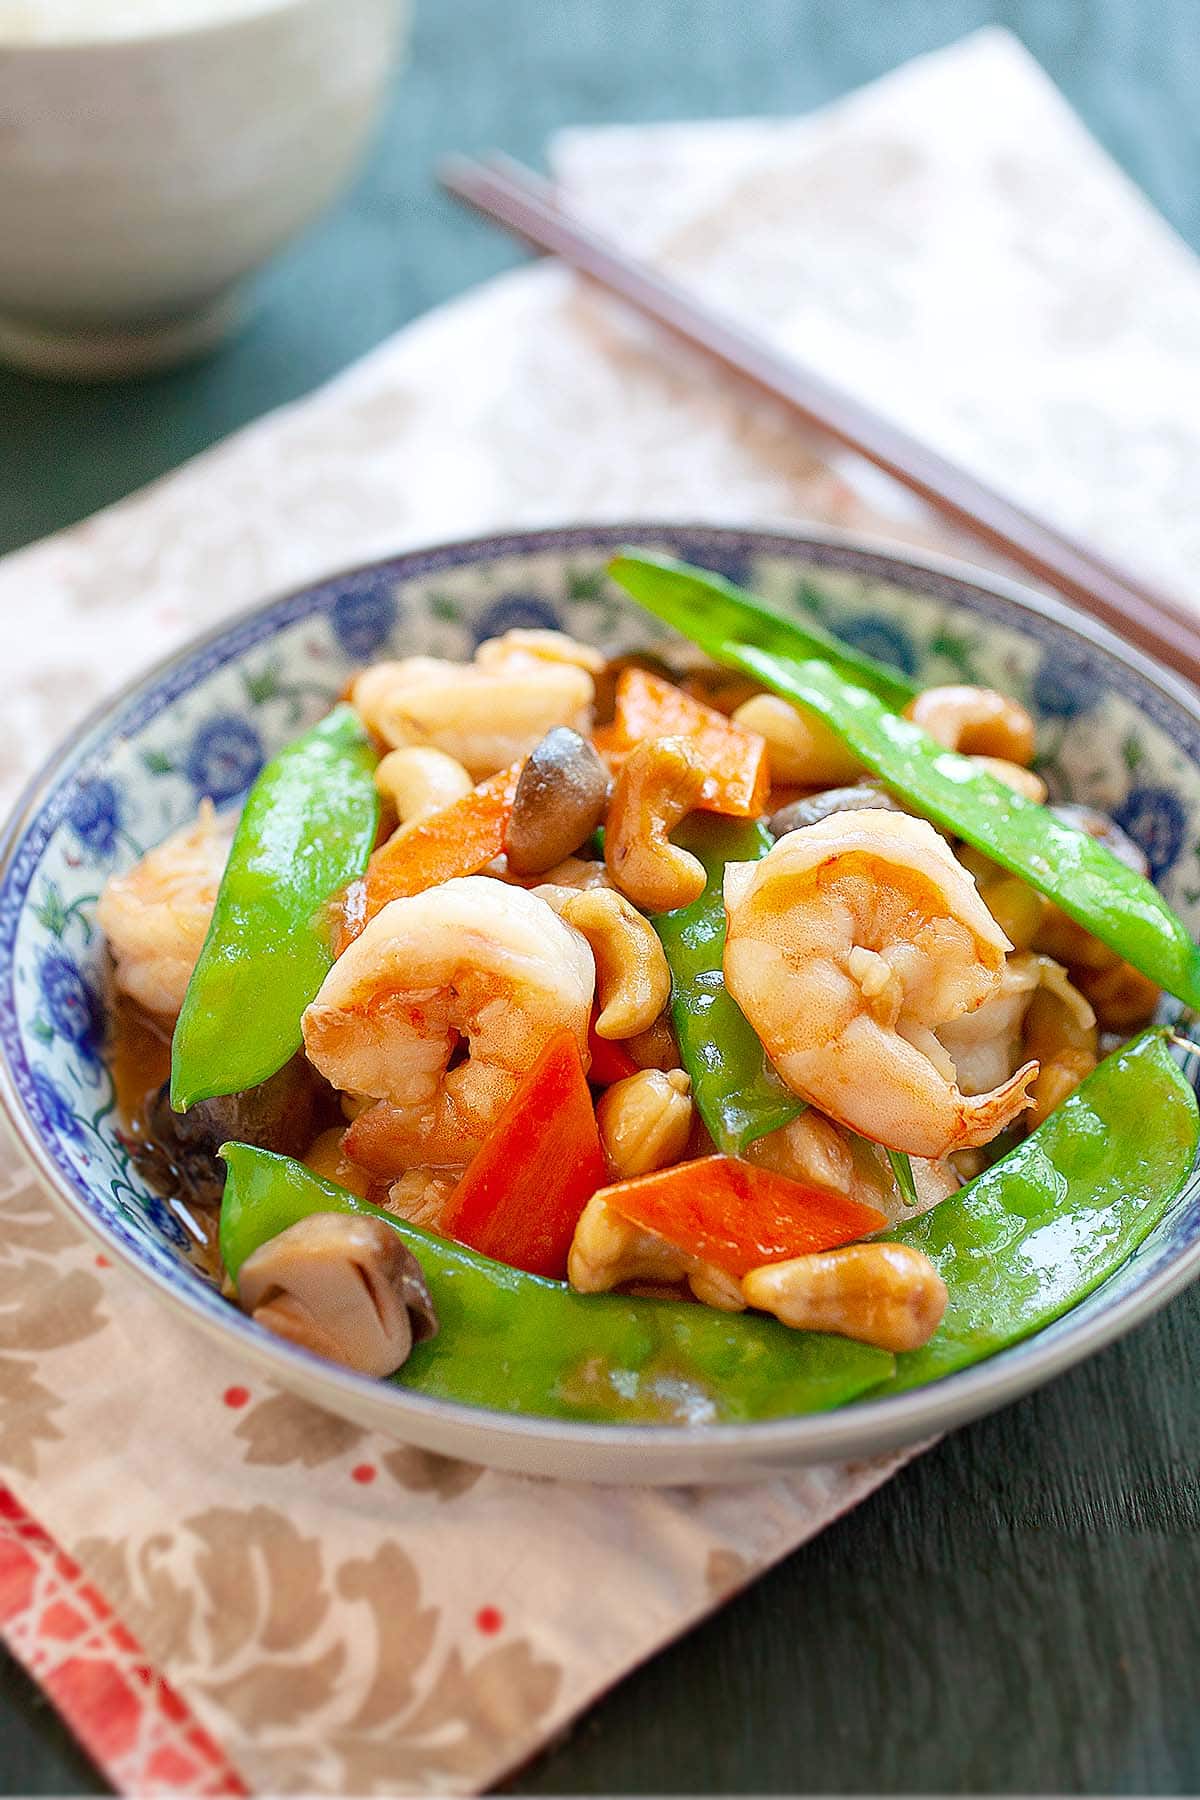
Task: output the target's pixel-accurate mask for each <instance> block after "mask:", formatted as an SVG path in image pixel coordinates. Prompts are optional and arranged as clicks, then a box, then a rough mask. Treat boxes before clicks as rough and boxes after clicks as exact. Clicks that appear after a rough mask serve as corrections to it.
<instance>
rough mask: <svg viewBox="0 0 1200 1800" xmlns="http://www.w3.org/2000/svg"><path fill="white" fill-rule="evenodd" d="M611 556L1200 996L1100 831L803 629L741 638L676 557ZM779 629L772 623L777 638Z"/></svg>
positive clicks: (1141, 884)
mask: <svg viewBox="0 0 1200 1800" xmlns="http://www.w3.org/2000/svg"><path fill="white" fill-rule="evenodd" d="M634 563H636V564H637V574H636V580H635V581H631V565H632V564H634ZM610 567H611V569H612V572H613V573H614V575H615V576H616V578H617V580H619V581H620V582H621V584H622V586H625V587H626V588H627V590H628V591H629V592H630V593H631V594H632V595H633V598H634V599H635V600H637V601H638V603H639V605H641V606H644V607H645V608H646V609H647V610H648V611H649V612H652V613H654V614H655V616H656V617H657V618H660V619H664V620H665V621H666V622H667V623H668V624H670V625H673V626H675V627H676V629H677V630H679V631H681V632H682V633H683V634H684V636H685V637H690V638H691V639H693V641H694V642H695V643H697V644H699V645H700V647H701V648H702V649H703V650H705V651H706V652H707V653H708V655H710V656H712V657H713V658H715V660H716V661H717V662H720V663H725V664H727V665H728V666H729V667H731V668H735V669H740V670H741V671H742V673H743V674H746V675H749V676H752V677H753V678H754V679H755V680H756V681H759V682H761V684H762V685H763V686H764V687H766V688H770V689H772V690H773V691H774V692H775V693H777V694H781V695H782V696H783V697H784V698H785V699H787V700H791V701H793V702H795V704H797V705H799V706H802V707H805V708H807V709H808V710H809V711H811V712H814V713H816V714H817V715H818V717H819V718H821V719H823V720H824V722H825V724H826V725H828V726H829V728H830V729H831V731H832V732H833V733H834V735H835V736H836V737H837V738H839V739H840V740H841V742H842V743H844V744H845V745H846V747H847V748H848V749H849V750H850V751H851V752H852V753H853V754H854V755H855V756H856V757H857V758H858V760H859V761H860V762H861V763H863V765H864V766H865V767H866V768H868V769H869V770H870V771H871V772H872V774H874V775H877V776H878V777H879V778H880V780H881V781H883V782H884V783H885V784H886V786H887V787H889V788H890V789H891V790H892V792H893V793H895V794H898V795H899V796H900V798H901V799H902V800H905V801H907V802H908V804H909V805H910V806H912V807H913V809H914V810H915V811H916V812H918V813H920V814H921V815H922V816H923V817H925V818H927V819H931V820H932V821H933V822H934V824H935V825H940V826H941V827H942V828H943V830H945V831H949V832H952V833H953V834H954V835H955V836H956V837H960V838H964V839H965V840H966V842H967V843H969V844H973V845H974V846H975V848H976V849H977V850H982V851H983V852H984V854H985V855H987V856H989V857H991V858H992V860H993V861H994V862H997V863H1000V864H1001V865H1002V866H1003V867H1004V868H1006V869H1008V870H1009V871H1010V872H1011V873H1012V874H1014V875H1019V876H1020V877H1021V878H1022V880H1024V881H1027V882H1028V883H1029V885H1030V886H1031V887H1034V888H1036V889H1037V890H1038V892H1039V893H1042V894H1046V895H1047V896H1048V897H1049V898H1050V899H1051V900H1053V901H1054V902H1055V903H1056V904H1057V905H1058V906H1059V907H1061V909H1062V911H1063V912H1065V913H1066V914H1067V916H1068V917H1069V918H1072V919H1074V920H1075V921H1076V923H1077V924H1079V925H1082V926H1083V928H1084V930H1085V931H1089V932H1091V934H1092V935H1093V936H1094V937H1097V938H1099V939H1100V941H1101V943H1104V944H1107V945H1108V946H1109V948H1110V949H1111V950H1115V951H1116V952H1117V954H1118V955H1119V956H1121V957H1123V958H1124V959H1125V961H1126V962H1130V963H1132V964H1133V966H1134V968H1135V969H1140V970H1141V971H1142V973H1143V975H1148V976H1149V977H1150V979H1151V981H1153V982H1155V983H1156V984H1157V986H1159V987H1162V988H1166V990H1167V991H1168V993H1171V994H1174V995H1175V996H1176V997H1177V998H1178V999H1180V1000H1182V1001H1183V1002H1184V1003H1185V1004H1186V1005H1188V1006H1190V1007H1197V1008H1200V951H1198V950H1197V948H1196V945H1195V944H1194V943H1193V941H1192V939H1191V937H1190V935H1189V933H1188V930H1187V927H1186V926H1185V925H1184V923H1183V921H1182V920H1181V919H1180V918H1178V917H1177V916H1176V914H1175V913H1174V912H1173V911H1172V910H1171V908H1170V907H1169V906H1168V905H1167V903H1166V901H1165V900H1164V899H1163V897H1162V895H1161V894H1159V893H1158V892H1157V890H1156V889H1155V888H1154V887H1152V886H1151V884H1150V882H1148V881H1147V880H1145V879H1144V878H1143V877H1142V876H1141V875H1138V874H1137V873H1136V872H1135V871H1134V870H1133V869H1130V868H1128V867H1126V865H1125V864H1124V863H1122V862H1119V861H1118V860H1117V858H1116V857H1115V856H1114V855H1113V854H1112V852H1111V851H1110V850H1107V849H1106V848H1105V847H1104V845H1103V844H1101V843H1099V842H1098V841H1097V840H1096V839H1095V838H1091V837H1088V836H1087V835H1086V834H1085V833H1084V832H1082V831H1077V830H1076V829H1075V828H1074V827H1073V826H1070V825H1067V824H1064V823H1063V821H1062V820H1060V819H1057V818H1055V816H1054V814H1053V813H1052V812H1050V811H1049V810H1048V808H1046V807H1044V806H1039V805H1037V804H1036V803H1035V802H1034V801H1031V800H1026V799H1024V798H1023V797H1022V796H1021V795H1020V794H1015V793H1014V792H1013V791H1012V789H1011V788H1009V787H1006V786H1005V785H1004V783H1003V782H1001V781H997V780H996V778H995V777H994V776H992V775H988V774H985V773H983V772H982V771H981V770H980V769H978V768H977V767H976V766H975V764H974V763H972V762H971V761H970V759H969V758H967V757H964V756H959V755H957V754H956V753H955V752H954V751H951V750H946V749H944V748H943V746H942V745H941V744H938V743H936V742H935V741H934V739H933V738H931V737H930V736H929V735H928V734H927V733H926V732H924V731H922V730H921V728H920V727H919V726H917V725H914V724H912V723H911V722H910V721H909V720H907V719H902V718H900V717H899V716H898V715H897V714H896V713H895V712H892V711H890V710H889V708H888V707H887V706H886V705H885V704H884V703H883V702H882V701H881V700H880V699H879V698H878V696H877V695H876V694H875V693H872V692H869V691H868V689H867V688H866V687H864V686H856V685H854V684H853V683H852V682H850V681H849V680H847V679H846V677H845V676H844V675H843V674H842V673H841V672H839V670H838V669H837V668H835V667H834V666H833V665H832V664H831V663H829V662H827V661H817V660H816V659H814V658H812V657H811V655H810V654H809V653H808V651H807V650H806V649H805V648H804V643H803V640H804V638H805V636H806V634H805V633H804V632H800V633H799V635H798V638H797V649H798V654H799V656H800V658H801V660H796V654H797V651H793V653H792V654H790V655H789V654H780V652H779V650H778V648H777V647H772V648H770V649H763V648H761V647H759V646H758V645H757V644H755V643H752V642H746V641H744V640H743V639H742V638H741V637H740V635H739V634H740V632H741V630H742V627H743V622H744V621H743V616H742V612H741V609H740V607H739V606H735V605H733V604H731V603H730V602H729V599H728V596H727V595H726V594H725V593H724V592H723V590H722V589H721V588H719V587H717V586H715V585H714V584H712V583H711V582H709V580H708V578H707V577H706V576H705V575H704V573H703V571H701V570H689V571H687V578H686V580H685V579H683V578H682V577H681V576H680V575H679V574H678V572H677V571H676V570H675V569H673V568H670V567H666V566H663V565H660V564H652V563H648V562H646V561H645V560H644V559H641V558H634V557H630V556H625V557H621V558H618V559H617V561H616V562H615V563H614V564H612V565H610ZM697 583H700V584H701V585H704V586H706V587H708V588H709V589H710V590H711V591H710V592H709V595H708V603H707V605H706V606H705V607H703V608H698V607H697V605H696V598H695V595H696V587H697ZM780 641H782V638H781V636H780V635H779V633H778V632H777V634H776V637H775V640H774V642H775V644H776V645H777V644H778V642H780ZM805 658H807V660H804V659H805Z"/></svg>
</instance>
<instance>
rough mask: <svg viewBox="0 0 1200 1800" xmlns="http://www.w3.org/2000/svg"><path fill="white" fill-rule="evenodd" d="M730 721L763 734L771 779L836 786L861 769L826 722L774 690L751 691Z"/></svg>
mask: <svg viewBox="0 0 1200 1800" xmlns="http://www.w3.org/2000/svg"><path fill="white" fill-rule="evenodd" d="M733 722H734V724H735V725H740V726H741V727H742V729H743V730H744V731H757V732H758V734H759V736H760V737H764V738H766V740H767V754H768V755H769V757H770V759H771V779H772V781H775V782H779V783H782V784H784V785H795V786H798V787H826V786H828V787H836V786H837V784H838V783H839V782H843V781H850V780H852V779H853V777H854V776H855V775H857V774H859V773H860V771H861V768H862V765H861V763H859V762H858V761H856V759H855V758H854V757H853V756H852V755H851V754H850V752H849V750H847V749H846V747H845V746H844V745H843V744H842V743H840V742H839V740H838V739H837V738H836V737H834V735H833V733H832V731H830V729H829V727H828V725H826V724H824V722H823V721H822V720H820V719H817V718H814V717H813V715H812V714H811V713H806V712H801V711H800V710H799V708H797V707H795V706H793V705H792V704H791V702H790V701H788V700H781V699H780V698H779V696H778V695H777V694H755V696H754V698H753V699H752V700H747V701H745V702H744V704H743V705H741V706H739V707H738V709H737V711H736V712H735V713H734V715H733Z"/></svg>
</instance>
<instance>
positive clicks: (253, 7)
mask: <svg viewBox="0 0 1200 1800" xmlns="http://www.w3.org/2000/svg"><path fill="white" fill-rule="evenodd" d="M319 3H320V0H240V4H239V6H238V7H237V9H236V10H235V11H233V12H229V13H218V14H216V15H214V16H210V17H208V18H206V17H205V16H204V14H203V13H200V14H198V15H197V16H196V17H195V18H186V17H185V18H183V19H181V20H180V21H179V22H178V24H175V25H172V24H171V23H170V21H169V20H165V21H163V22H162V23H161V24H157V25H151V26H150V27H149V28H148V29H144V30H143V29H137V28H135V29H134V30H132V31H125V32H120V33H118V34H116V35H115V36H114V35H113V34H112V33H109V34H107V35H101V34H100V33H99V32H92V33H89V32H88V30H87V27H86V26H83V27H81V28H80V30H79V32H78V34H77V35H73V36H71V37H61V38H16V37H15V38H6V37H5V36H4V34H3V31H2V30H0V56H5V57H9V56H11V57H13V58H16V57H18V56H20V57H22V58H24V57H46V58H47V59H49V58H54V57H62V58H63V59H65V58H67V57H70V56H73V55H78V54H80V53H81V52H82V53H83V54H85V55H87V56H96V55H111V54H113V53H120V52H122V51H124V52H125V53H126V54H128V53H129V52H130V51H138V50H143V49H146V50H154V51H160V50H164V49H170V48H173V47H174V46H175V45H176V44H180V45H185V46H187V47H188V48H191V46H192V45H193V44H195V43H197V42H201V41H203V40H204V39H207V38H215V37H218V36H220V34H221V33H222V32H227V31H236V30H237V29H238V27H240V26H245V25H254V24H257V23H259V22H260V21H261V20H263V19H269V18H270V17H271V15H272V14H273V13H285V12H300V11H301V10H303V9H304V8H306V7H311V6H313V5H314V4H319ZM397 4H399V0H397Z"/></svg>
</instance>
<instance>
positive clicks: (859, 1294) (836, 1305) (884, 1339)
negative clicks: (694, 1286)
mask: <svg viewBox="0 0 1200 1800" xmlns="http://www.w3.org/2000/svg"><path fill="white" fill-rule="evenodd" d="M742 1294H743V1297H744V1298H745V1301H746V1304H747V1305H748V1306H756V1307H758V1308H759V1309H760V1310H761V1311H763V1312H769V1313H774V1315H775V1317H776V1318H777V1319H780V1320H782V1322H783V1323H784V1324H785V1325H792V1326H794V1327H795V1328H796V1329H797V1330H799V1331H832V1332H834V1333H836V1334H837V1336H839V1337H848V1338H855V1339H857V1341H858V1342H859V1343H863V1344H876V1345H878V1347H879V1348H880V1349H881V1350H919V1349H920V1347H921V1345H922V1344H927V1343H928V1342H929V1340H930V1338H931V1337H932V1336H933V1334H934V1332H935V1331H936V1330H937V1328H938V1326H939V1325H940V1324H941V1321H942V1314H943V1313H944V1312H945V1310H946V1301H947V1298H948V1296H947V1293H946V1284H945V1282H944V1281H943V1280H942V1278H941V1276H940V1275H939V1274H938V1272H937V1270H936V1269H935V1268H934V1266H933V1264H932V1263H931V1262H930V1260H929V1258H928V1257H927V1256H926V1255H925V1254H924V1252H923V1251H921V1250H913V1249H911V1248H910V1247H909V1246H908V1245H907V1244H849V1245H847V1246H846V1247H845V1248H844V1249H842V1250H822V1251H820V1252H818V1253H817V1254H816V1255H813V1256H796V1257H793V1258H792V1259H791V1261H790V1262H777V1263H768V1264H767V1265H766V1267H765V1268H761V1269H751V1271H750V1273H749V1274H748V1275H746V1276H744V1277H743V1278H742Z"/></svg>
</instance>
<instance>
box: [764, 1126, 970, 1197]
mask: <svg viewBox="0 0 1200 1800" xmlns="http://www.w3.org/2000/svg"><path fill="white" fill-rule="evenodd" d="M746 1159H747V1161H748V1162H752V1163H757V1164H758V1165H759V1167H760V1168H764V1169H773V1170H774V1171H775V1172H776V1174H778V1175H787V1176H790V1178H791V1179H792V1180H793V1181H802V1182H805V1183H807V1184H808V1185H809V1186H811V1187H820V1188H829V1189H830V1190H832V1192H833V1193H835V1194H845V1195H846V1197H847V1198H848V1199H851V1200H858V1201H861V1203H862V1204H863V1205H864V1206H873V1207H875V1209H876V1210H877V1211H878V1212H881V1213H883V1214H885V1215H886V1217H887V1219H888V1221H889V1222H890V1223H892V1224H897V1223H899V1222H901V1221H902V1220H905V1219H915V1218H916V1217H917V1215H918V1214H919V1213H923V1212H928V1211H929V1209H930V1207H932V1206H936V1205H937V1204H938V1202H939V1201H941V1200H945V1199H946V1198H947V1196H948V1195H950V1194H952V1193H954V1191H955V1189H956V1188H957V1187H958V1186H959V1179H958V1176H957V1174H956V1173H955V1171H954V1170H953V1169H952V1168H951V1166H950V1164H949V1163H948V1162H928V1161H926V1160H925V1158H924V1157H920V1156H914V1157H913V1158H912V1159H911V1165H912V1173H913V1185H914V1186H915V1188H916V1190H917V1204H916V1206H915V1207H913V1206H909V1205H907V1204H906V1202H905V1200H904V1196H903V1195H902V1194H901V1192H900V1189H899V1186H898V1185H897V1182H896V1177H895V1175H894V1174H893V1173H892V1170H891V1168H890V1167H889V1166H888V1162H887V1159H886V1157H885V1156H884V1155H883V1153H882V1152H881V1151H880V1149H879V1148H878V1146H877V1145H875V1144H871V1143H868V1142H867V1140H866V1139H865V1138H862V1137H856V1136H855V1135H854V1134H853V1133H852V1132H849V1131H847V1130H846V1129H845V1127H844V1126H841V1125H835V1124H834V1122H833V1120H832V1119H827V1118H825V1117H824V1115H823V1114H822V1113H819V1112H817V1111H816V1110H815V1109H814V1108H813V1107H811V1106H810V1107H808V1108H807V1110H806V1111H804V1112H802V1113H801V1114H800V1117H799V1118H798V1119H793V1120H792V1121H791V1123H790V1124H789V1125H783V1126H781V1127H780V1129H779V1130H778V1131H771V1132H768V1133H767V1135H766V1137H762V1138H759V1139H758V1141H757V1143H754V1144H751V1145H750V1147H749V1148H748V1150H747V1151H746Z"/></svg>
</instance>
